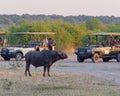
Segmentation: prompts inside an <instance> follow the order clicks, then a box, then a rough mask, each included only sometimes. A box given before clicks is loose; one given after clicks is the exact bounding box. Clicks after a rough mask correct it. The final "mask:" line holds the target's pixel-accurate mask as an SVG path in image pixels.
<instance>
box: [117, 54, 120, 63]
mask: <svg viewBox="0 0 120 96" xmlns="http://www.w3.org/2000/svg"><path fill="white" fill-rule="evenodd" d="M117 62H120V53H118V54H117Z"/></svg>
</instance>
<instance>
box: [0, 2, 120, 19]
mask: <svg viewBox="0 0 120 96" xmlns="http://www.w3.org/2000/svg"><path fill="white" fill-rule="evenodd" d="M0 14H1V15H3V14H8V15H11V14H17V15H22V14H30V15H40V14H44V15H53V14H56V15H63V16H70V15H72V16H78V15H88V16H116V17H120V0H0Z"/></svg>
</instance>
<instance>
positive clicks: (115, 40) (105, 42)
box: [75, 32, 120, 63]
mask: <svg viewBox="0 0 120 96" xmlns="http://www.w3.org/2000/svg"><path fill="white" fill-rule="evenodd" d="M87 36H88V38H89V39H88V44H87V45H86V46H83V47H80V48H77V49H76V50H75V54H76V55H77V61H78V62H84V60H85V59H88V58H90V59H92V61H93V62H94V63H97V62H98V61H99V59H100V58H102V60H103V62H108V61H109V60H111V59H116V60H117V62H120V33H119V32H118V33H116V32H101V33H93V34H88V35H87ZM92 38H94V39H95V40H93V39H92ZM93 41H94V44H93Z"/></svg>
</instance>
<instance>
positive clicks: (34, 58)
mask: <svg viewBox="0 0 120 96" xmlns="http://www.w3.org/2000/svg"><path fill="white" fill-rule="evenodd" d="M67 57H68V56H67V54H66V53H64V52H62V51H52V50H43V51H30V52H28V53H26V55H25V61H26V69H25V75H26V76H27V72H28V74H29V76H32V75H31V73H30V64H32V65H33V66H35V67H40V66H44V72H43V76H45V72H46V69H47V73H48V76H50V73H49V72H50V67H51V65H52V64H53V63H54V62H56V61H58V60H60V59H66V58H67Z"/></svg>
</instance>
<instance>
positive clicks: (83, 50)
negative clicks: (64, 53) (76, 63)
mask: <svg viewBox="0 0 120 96" xmlns="http://www.w3.org/2000/svg"><path fill="white" fill-rule="evenodd" d="M78 52H79V54H85V53H86V49H83V48H80V49H79V50H78Z"/></svg>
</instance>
